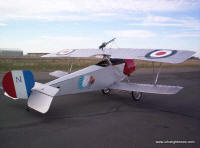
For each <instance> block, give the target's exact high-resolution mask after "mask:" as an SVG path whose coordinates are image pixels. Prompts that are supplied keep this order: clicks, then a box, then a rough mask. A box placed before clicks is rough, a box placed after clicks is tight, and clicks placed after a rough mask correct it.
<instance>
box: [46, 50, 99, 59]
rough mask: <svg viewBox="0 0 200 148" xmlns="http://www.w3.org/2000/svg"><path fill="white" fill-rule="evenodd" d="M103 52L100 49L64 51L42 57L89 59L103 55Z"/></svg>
mask: <svg viewBox="0 0 200 148" xmlns="http://www.w3.org/2000/svg"><path fill="white" fill-rule="evenodd" d="M101 54H102V51H101V50H99V49H95V48H94V49H64V50H61V51H59V52H57V53H50V54H46V55H44V56H42V57H77V58H87V57H93V56H96V55H101Z"/></svg>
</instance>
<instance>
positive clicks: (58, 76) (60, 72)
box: [49, 70, 68, 78]
mask: <svg viewBox="0 0 200 148" xmlns="http://www.w3.org/2000/svg"><path fill="white" fill-rule="evenodd" d="M67 74H68V72H66V71H61V70H57V71H53V72H50V73H49V75H50V76H54V77H56V78H60V77H63V76H65V75H67Z"/></svg>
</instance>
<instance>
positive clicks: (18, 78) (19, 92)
mask: <svg viewBox="0 0 200 148" xmlns="http://www.w3.org/2000/svg"><path fill="white" fill-rule="evenodd" d="M12 78H13V81H14V85H15V91H16V96H17V98H21V99H26V98H28V94H27V90H26V84H25V81H24V75H23V72H22V71H19V70H16V71H15V70H13V71H12Z"/></svg>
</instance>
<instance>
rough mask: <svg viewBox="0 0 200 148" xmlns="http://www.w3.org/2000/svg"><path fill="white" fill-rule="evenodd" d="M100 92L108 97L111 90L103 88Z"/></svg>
mask: <svg viewBox="0 0 200 148" xmlns="http://www.w3.org/2000/svg"><path fill="white" fill-rule="evenodd" d="M101 92H102V93H103V94H104V95H109V94H110V92H111V90H110V89H109V88H104V89H102V90H101Z"/></svg>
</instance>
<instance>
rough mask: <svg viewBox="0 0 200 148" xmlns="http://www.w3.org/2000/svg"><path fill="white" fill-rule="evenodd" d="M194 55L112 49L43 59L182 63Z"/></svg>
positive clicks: (62, 53)
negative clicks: (98, 58)
mask: <svg viewBox="0 0 200 148" xmlns="http://www.w3.org/2000/svg"><path fill="white" fill-rule="evenodd" d="M194 53H195V52H194V51H187V50H169V49H134V48H110V49H106V50H104V51H102V50H99V49H67V50H62V51H60V52H57V53H54V54H47V55H44V56H42V57H94V56H98V55H107V56H110V58H118V59H137V60H146V61H155V62H164V63H181V62H184V61H185V60H187V59H189V58H190V57H191V56H192V55H193V54H194Z"/></svg>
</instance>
